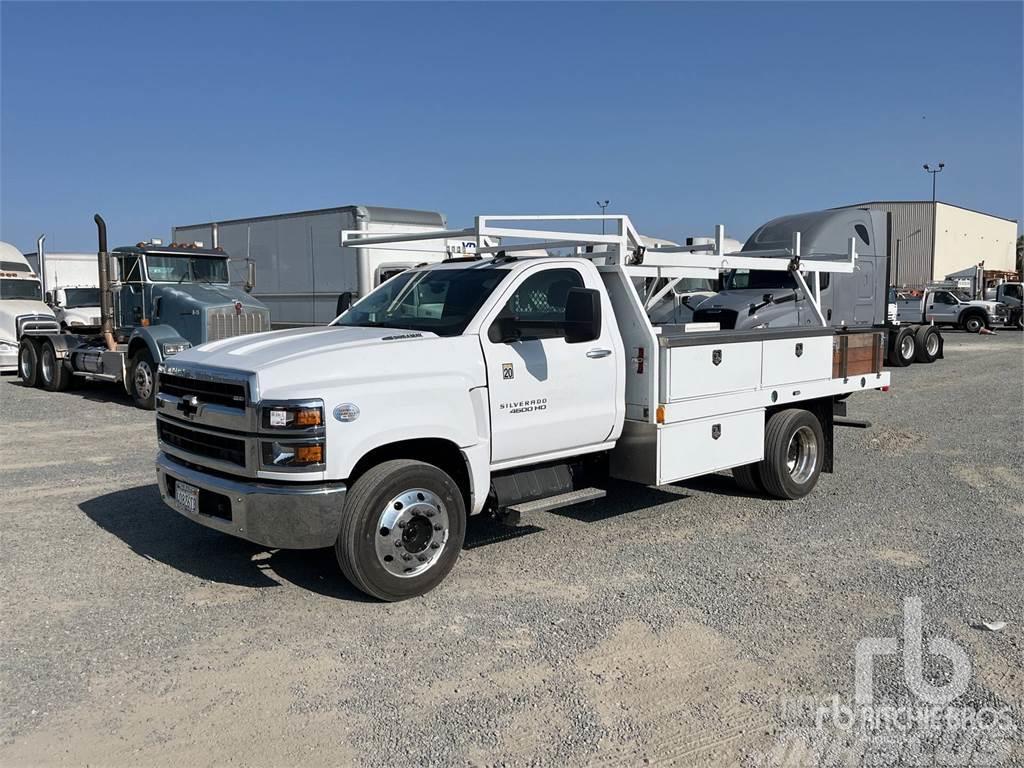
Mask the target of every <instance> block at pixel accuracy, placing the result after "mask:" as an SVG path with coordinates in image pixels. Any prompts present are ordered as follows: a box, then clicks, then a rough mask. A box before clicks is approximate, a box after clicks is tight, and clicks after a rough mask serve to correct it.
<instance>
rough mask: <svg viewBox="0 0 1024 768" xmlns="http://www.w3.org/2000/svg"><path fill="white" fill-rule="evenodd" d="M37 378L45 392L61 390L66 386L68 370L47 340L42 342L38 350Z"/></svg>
mask: <svg viewBox="0 0 1024 768" xmlns="http://www.w3.org/2000/svg"><path fill="white" fill-rule="evenodd" d="M39 379H40V383H41V384H42V387H43V389H45V390H46V391H47V392H63V391H64V390H65V389H67V388H68V372H67V370H65V368H64V361H63V360H59V359H58V358H57V352H56V350H55V349H54V348H53V344H52V343H50V342H49V341H44V342H43V343H42V349H41V350H40V352H39Z"/></svg>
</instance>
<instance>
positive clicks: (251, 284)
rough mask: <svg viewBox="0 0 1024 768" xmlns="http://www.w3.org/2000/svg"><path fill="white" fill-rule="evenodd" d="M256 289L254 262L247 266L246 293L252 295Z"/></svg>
mask: <svg viewBox="0 0 1024 768" xmlns="http://www.w3.org/2000/svg"><path fill="white" fill-rule="evenodd" d="M255 287H256V263H255V262H253V261H250V262H248V263H247V264H246V265H245V292H246V293H251V292H252V289H253V288H255Z"/></svg>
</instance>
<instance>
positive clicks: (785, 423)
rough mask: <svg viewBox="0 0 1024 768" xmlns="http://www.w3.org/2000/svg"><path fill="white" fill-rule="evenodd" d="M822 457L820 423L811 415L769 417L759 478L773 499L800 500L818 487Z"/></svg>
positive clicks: (797, 412) (792, 411)
mask: <svg viewBox="0 0 1024 768" xmlns="http://www.w3.org/2000/svg"><path fill="white" fill-rule="evenodd" d="M824 457H825V433H824V431H823V430H822V428H821V422H819V421H818V419H817V418H816V417H815V416H814V414H813V413H811V412H810V411H804V410H800V409H798V408H789V409H787V410H785V411H779V412H778V413H774V414H772V417H771V418H770V419H768V423H767V424H766V425H765V429H764V459H763V460H762V461H761V463H760V464H759V465H758V474H759V475H760V477H761V482H762V483H763V484H764V489H765V490H766V491H767V492H768V493H769V494H771V495H772V496H775V497H776V498H779V499H799V498H802V497H803V496H806V495H807V494H808V493H810V492H811V490H812V489H813V488H814V486H815V485H816V484H817V483H818V475H820V474H821V464H822V461H823V459H824Z"/></svg>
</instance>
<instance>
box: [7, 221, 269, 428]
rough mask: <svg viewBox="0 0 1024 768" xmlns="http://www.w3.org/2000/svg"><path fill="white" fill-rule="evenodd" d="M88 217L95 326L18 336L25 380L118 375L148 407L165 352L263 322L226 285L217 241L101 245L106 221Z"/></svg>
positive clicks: (61, 383)
mask: <svg viewBox="0 0 1024 768" xmlns="http://www.w3.org/2000/svg"><path fill="white" fill-rule="evenodd" d="M94 218H95V221H96V226H97V229H98V234H99V251H98V253H97V269H98V273H99V286H100V329H99V332H98V333H94V334H87V335H83V334H73V333H39V334H33V335H30V336H24V337H23V338H22V340H21V345H20V347H19V350H18V374H19V376H20V377H21V379H22V380H23V381H24V382H25V384H27V385H30V386H39V387H42V388H44V389H47V390H50V391H60V390H63V389H66V388H67V387H68V386H69V385H70V384H71V383H72V382H73V381H74V380H75V378H80V379H84V380H88V381H107V382H115V383H120V384H122V385H123V386H124V388H125V391H126V392H127V393H128V394H129V395H131V397H132V399H133V400H134V401H135V404H136V405H137V406H139V407H140V408H145V409H149V410H152V409H153V406H154V401H155V396H156V371H157V366H158V365H159V364H160V363H161V362H163V361H164V360H166V359H167V358H168V357H170V356H172V355H175V354H177V353H179V352H181V351H183V350H186V349H189V348H190V347H194V346H197V345H199V344H203V343H205V342H208V341H216V340H218V339H224V338H228V337H232V336H239V335H242V334H248V333H259V332H261V331H267V330H270V311H269V310H268V309H267V308H266V307H265V306H263V304H261V303H260V302H259V301H257V300H256V299H254V298H252V297H251V296H250V295H249V294H248V293H247V292H245V291H243V290H239V289H237V288H234V287H232V286H231V285H230V283H229V276H228V254H227V253H225V252H224V251H223V250H222V249H219V248H214V249H207V248H203V247H201V246H200V245H199V244H179V243H172V244H170V245H166V246H165V245H163V244H161V243H160V242H159V241H153V242H146V243H138V244H136V245H134V246H130V247H124V248H115V249H114V250H113V251H110V252H108V250H107V227H106V223H105V222H104V221H103V218H102V217H101V216H100V215H99V214H96V216H95V217H94Z"/></svg>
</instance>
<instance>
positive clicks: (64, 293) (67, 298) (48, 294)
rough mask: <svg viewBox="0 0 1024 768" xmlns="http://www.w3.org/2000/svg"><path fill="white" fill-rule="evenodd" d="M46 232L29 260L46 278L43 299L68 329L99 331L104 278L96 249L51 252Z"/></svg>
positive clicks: (40, 274)
mask: <svg viewBox="0 0 1024 768" xmlns="http://www.w3.org/2000/svg"><path fill="white" fill-rule="evenodd" d="M45 243H46V235H40V237H39V239H38V240H37V241H36V252H35V253H26V254H25V258H26V259H28V263H29V264H30V265H31V266H32V268H33V269H34V270H35V271H36V272H37V273H38V274H39V276H40V277H41V278H42V280H43V300H44V301H45V302H46V304H47V306H49V307H50V309H52V310H53V313H54V315H55V316H56V318H57V322H58V323H60V327H61V329H62V330H65V331H72V332H74V333H96V332H98V331H99V329H100V282H99V276H98V274H97V269H96V254H95V253H66V252H65V253H50V252H48V251H47V250H46V249H45Z"/></svg>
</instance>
